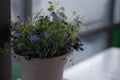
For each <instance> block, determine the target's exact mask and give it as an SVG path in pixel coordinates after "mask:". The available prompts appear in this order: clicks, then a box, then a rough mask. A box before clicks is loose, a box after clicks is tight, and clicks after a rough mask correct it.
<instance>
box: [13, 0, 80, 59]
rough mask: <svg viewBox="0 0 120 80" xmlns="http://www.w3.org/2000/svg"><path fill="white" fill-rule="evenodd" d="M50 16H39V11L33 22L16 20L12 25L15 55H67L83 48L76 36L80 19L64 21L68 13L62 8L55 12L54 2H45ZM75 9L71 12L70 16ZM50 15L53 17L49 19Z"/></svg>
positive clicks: (32, 56)
mask: <svg viewBox="0 0 120 80" xmlns="http://www.w3.org/2000/svg"><path fill="white" fill-rule="evenodd" d="M48 3H49V4H50V7H49V8H48V11H49V12H50V15H46V16H45V15H44V16H43V15H42V14H41V13H42V11H41V12H39V13H38V14H36V16H35V17H34V19H33V21H32V20H30V19H28V20H27V21H21V20H20V18H19V21H18V22H17V23H16V24H15V25H14V29H13V31H12V33H13V35H12V36H13V37H12V38H13V40H12V45H13V50H14V52H15V53H16V54H18V55H21V56H24V57H25V58H26V59H31V58H51V57H56V56H61V55H64V54H69V53H71V52H72V51H73V49H75V50H79V49H81V50H82V47H81V46H82V44H81V42H80V39H79V36H78V34H79V31H80V30H79V29H80V24H81V23H79V21H80V20H79V19H78V18H76V19H73V20H72V21H71V22H68V21H67V16H66V15H65V14H64V13H63V12H61V11H59V10H62V11H64V10H65V9H64V7H61V8H60V9H58V10H56V11H55V5H54V4H53V2H50V1H49V2H48ZM75 14H76V12H75V11H73V15H75ZM51 17H52V20H51Z"/></svg>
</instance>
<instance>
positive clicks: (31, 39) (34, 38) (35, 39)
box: [30, 34, 38, 42]
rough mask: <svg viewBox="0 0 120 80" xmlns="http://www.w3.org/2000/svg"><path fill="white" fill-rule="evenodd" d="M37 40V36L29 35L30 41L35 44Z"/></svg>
mask: <svg viewBox="0 0 120 80" xmlns="http://www.w3.org/2000/svg"><path fill="white" fill-rule="evenodd" d="M37 40H38V36H37V35H35V34H34V35H31V36H30V41H33V42H36V41H37Z"/></svg>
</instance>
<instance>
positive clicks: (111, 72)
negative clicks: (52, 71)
mask: <svg viewBox="0 0 120 80" xmlns="http://www.w3.org/2000/svg"><path fill="white" fill-rule="evenodd" d="M63 77H64V80H120V48H109V49H107V50H105V51H102V52H100V53H99V54H96V55H95V56H93V57H91V58H89V59H87V60H85V61H82V62H80V63H78V64H76V65H74V66H73V67H71V68H68V69H66V70H65V71H64V76H63Z"/></svg>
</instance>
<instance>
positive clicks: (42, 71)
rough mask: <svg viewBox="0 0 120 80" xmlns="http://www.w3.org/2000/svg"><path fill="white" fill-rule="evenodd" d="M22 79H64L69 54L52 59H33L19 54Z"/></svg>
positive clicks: (18, 61) (18, 59) (17, 59)
mask: <svg viewBox="0 0 120 80" xmlns="http://www.w3.org/2000/svg"><path fill="white" fill-rule="evenodd" d="M15 59H16V61H17V64H18V66H19V69H20V72H21V78H22V80H62V76H63V70H64V65H65V64H66V62H67V55H63V56H59V57H55V58H50V59H37V58H36V59H31V60H26V59H25V58H24V57H22V56H19V55H17V56H16V58H15Z"/></svg>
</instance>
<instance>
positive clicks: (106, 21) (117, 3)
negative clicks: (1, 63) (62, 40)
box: [0, 0, 120, 80]
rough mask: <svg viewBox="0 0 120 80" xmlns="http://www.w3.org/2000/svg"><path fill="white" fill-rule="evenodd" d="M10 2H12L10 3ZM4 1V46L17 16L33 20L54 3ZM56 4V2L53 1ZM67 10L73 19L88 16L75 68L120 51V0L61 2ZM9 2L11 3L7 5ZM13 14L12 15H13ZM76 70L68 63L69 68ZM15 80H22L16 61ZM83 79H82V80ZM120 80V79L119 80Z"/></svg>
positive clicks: (0, 25)
mask: <svg viewBox="0 0 120 80" xmlns="http://www.w3.org/2000/svg"><path fill="white" fill-rule="evenodd" d="M7 1H8V2H7ZM7 1H6V2H5V1H4V0H2V1H1V2H0V11H1V13H2V14H0V45H2V44H1V43H3V42H4V41H7V40H8V39H9V38H8V37H9V34H10V32H9V28H10V26H11V24H10V23H11V21H12V22H13V23H14V22H16V21H17V16H22V17H23V18H24V19H27V17H30V18H32V17H33V16H34V15H35V14H36V13H37V12H38V11H40V9H41V8H43V10H45V9H47V8H48V6H49V5H48V1H50V0H11V1H10V0H7ZM51 1H53V0H51ZM59 1H60V6H64V7H65V10H66V11H65V14H66V15H68V16H69V17H70V16H71V15H72V11H76V12H77V14H80V15H81V16H84V21H83V23H84V24H85V26H87V29H86V28H85V27H82V30H81V34H80V35H81V36H80V37H81V39H82V42H83V44H84V46H83V48H84V51H79V52H77V51H74V53H75V54H73V55H72V56H71V57H70V58H72V62H73V63H74V65H77V64H78V63H80V62H82V61H84V60H87V59H89V58H91V57H93V56H94V55H96V54H98V53H99V52H102V51H104V50H107V49H108V48H111V47H118V48H120V0H92V1H90V0H59ZM6 3H7V4H6ZM10 12H11V13H10ZM71 67H73V65H72V63H70V62H68V63H67V65H66V66H65V69H69V68H71ZM12 73H13V74H12V80H16V79H18V78H19V77H20V73H19V69H18V67H17V65H16V63H15V61H14V59H12ZM78 80H79V79H78ZM119 80H120V79H119Z"/></svg>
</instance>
